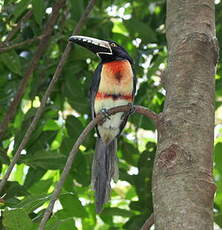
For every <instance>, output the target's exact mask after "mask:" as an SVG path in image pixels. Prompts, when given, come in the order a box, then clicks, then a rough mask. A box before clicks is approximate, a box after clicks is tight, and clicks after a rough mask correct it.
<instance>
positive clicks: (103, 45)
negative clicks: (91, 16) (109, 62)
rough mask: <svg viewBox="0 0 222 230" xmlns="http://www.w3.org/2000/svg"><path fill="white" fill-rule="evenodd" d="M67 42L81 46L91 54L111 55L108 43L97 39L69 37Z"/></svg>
mask: <svg viewBox="0 0 222 230" xmlns="http://www.w3.org/2000/svg"><path fill="white" fill-rule="evenodd" d="M69 41H71V42H74V43H76V44H78V45H80V46H83V47H85V48H87V49H89V50H90V51H92V52H93V53H95V54H97V55H100V54H108V55H112V49H111V47H110V44H109V42H108V41H104V40H100V39H97V38H91V37H86V36H78V35H75V36H71V37H70V38H69Z"/></svg>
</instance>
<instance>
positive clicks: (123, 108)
mask: <svg viewBox="0 0 222 230" xmlns="http://www.w3.org/2000/svg"><path fill="white" fill-rule="evenodd" d="M133 108H134V109H135V112H137V113H140V114H142V115H144V116H146V117H148V118H150V119H152V120H154V121H157V119H158V115H157V114H155V113H154V112H152V111H150V110H149V109H147V108H145V107H142V106H138V105H134V106H133ZM131 109H132V106H131V105H123V106H117V107H114V108H111V109H109V110H107V113H108V114H109V115H113V114H115V113H119V112H129V111H130V110H131ZM102 121H104V114H103V113H99V114H98V115H97V116H96V118H95V119H93V120H92V121H91V122H90V123H89V124H88V125H87V126H86V128H85V129H84V130H83V132H82V133H81V134H80V136H79V137H78V139H77V141H76V142H75V144H74V145H73V147H72V150H71V151H70V153H69V156H68V159H67V161H66V165H65V167H64V169H63V172H62V175H61V178H60V180H59V182H58V183H57V184H56V187H55V190H54V192H53V194H52V196H51V199H50V203H49V205H48V207H47V209H46V210H45V213H44V216H43V218H42V220H41V223H40V226H39V230H44V226H45V224H46V222H47V220H48V218H49V217H50V215H51V213H52V210H53V207H54V204H55V202H56V200H57V198H58V196H59V194H60V192H61V190H62V186H63V184H64V182H65V179H66V177H67V176H68V174H69V171H70V169H71V167H72V164H73V161H74V159H75V156H76V154H77V152H78V150H79V146H80V145H81V144H82V143H83V141H84V140H85V139H86V137H87V135H88V134H89V132H90V131H91V130H92V129H93V128H94V127H95V126H96V124H98V123H101V122H102Z"/></svg>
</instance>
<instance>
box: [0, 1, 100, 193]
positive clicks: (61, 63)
mask: <svg viewBox="0 0 222 230" xmlns="http://www.w3.org/2000/svg"><path fill="white" fill-rule="evenodd" d="M95 1H96V0H90V2H89V4H88V6H87V8H86V9H85V11H84V13H83V15H82V17H81V18H80V20H79V23H78V24H77V25H76V28H75V29H74V31H73V34H78V33H79V32H80V30H81V27H82V26H83V23H84V22H85V20H86V18H87V17H88V15H89V13H90V11H91V10H92V8H93V6H94V4H95ZM70 50H71V42H68V44H67V46H66V48H65V50H64V53H63V55H62V57H61V59H60V61H59V64H58V66H57V68H56V71H55V73H54V75H53V78H52V80H51V82H50V84H49V86H48V88H47V90H46V92H45V94H44V96H43V98H42V101H41V105H40V107H39V108H38V110H37V112H36V114H35V117H34V118H33V120H32V123H31V125H30V126H29V128H28V129H27V131H26V133H25V135H24V137H23V139H22V142H21V143H20V145H19V147H18V150H17V151H16V153H15V155H14V157H13V159H12V161H11V163H10V165H9V167H8V169H7V171H6V174H5V175H4V177H3V178H2V180H1V182H0V193H1V191H2V189H3V187H4V185H5V183H6V181H7V180H8V178H9V176H10V174H11V172H12V169H13V168H14V166H15V164H16V162H17V161H18V159H19V157H20V155H21V151H22V150H23V149H24V147H25V145H26V144H27V142H28V141H29V138H30V136H31V134H32V132H33V131H34V129H35V127H36V125H37V122H38V121H39V118H40V117H41V115H42V113H43V110H44V108H45V105H46V102H47V101H48V98H49V96H50V94H51V92H52V90H53V88H54V86H55V84H56V82H57V80H58V78H59V76H60V74H61V72H62V69H63V67H64V64H65V61H66V59H67V57H68V55H69V52H70Z"/></svg>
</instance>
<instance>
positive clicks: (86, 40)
mask: <svg viewBox="0 0 222 230" xmlns="http://www.w3.org/2000/svg"><path fill="white" fill-rule="evenodd" d="M69 41H71V42H74V43H76V44H78V45H81V46H83V47H85V48H87V49H89V50H90V51H92V52H93V53H95V54H96V55H97V56H99V57H100V58H101V61H102V62H110V61H114V60H123V59H127V60H128V61H129V62H130V63H131V64H132V63H133V60H132V58H131V57H130V56H129V54H128V53H127V52H126V50H125V49H123V48H122V47H121V46H119V45H118V44H117V43H116V42H114V41H108V40H100V39H97V38H91V37H85V36H71V37H70V38H69Z"/></svg>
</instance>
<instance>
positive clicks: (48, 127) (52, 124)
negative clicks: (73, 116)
mask: <svg viewBox="0 0 222 230" xmlns="http://www.w3.org/2000/svg"><path fill="white" fill-rule="evenodd" d="M59 128H60V127H59V125H58V123H57V122H56V121H55V120H48V121H46V123H45V125H44V126H43V131H56V130H58V129H59Z"/></svg>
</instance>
